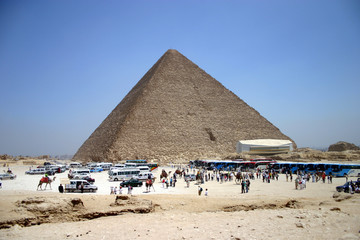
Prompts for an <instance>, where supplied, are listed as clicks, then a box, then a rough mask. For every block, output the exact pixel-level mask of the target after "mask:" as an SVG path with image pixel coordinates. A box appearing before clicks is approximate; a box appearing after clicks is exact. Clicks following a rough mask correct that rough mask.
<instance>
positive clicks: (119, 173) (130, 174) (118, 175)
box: [109, 168, 140, 181]
mask: <svg viewBox="0 0 360 240" xmlns="http://www.w3.org/2000/svg"><path fill="white" fill-rule="evenodd" d="M139 173H140V170H139V169H137V168H123V169H114V170H111V171H109V180H110V181H120V180H121V181H122V180H129V179H131V178H136V177H138V175H139Z"/></svg>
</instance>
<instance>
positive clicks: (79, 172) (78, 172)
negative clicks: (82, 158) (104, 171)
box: [68, 168, 90, 178]
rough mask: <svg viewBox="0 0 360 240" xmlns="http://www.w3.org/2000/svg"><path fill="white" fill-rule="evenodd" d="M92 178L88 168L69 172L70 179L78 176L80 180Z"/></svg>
mask: <svg viewBox="0 0 360 240" xmlns="http://www.w3.org/2000/svg"><path fill="white" fill-rule="evenodd" d="M85 175H86V176H89V177H90V169H88V168H77V169H74V170H72V171H71V172H69V174H68V177H69V178H75V177H76V176H78V178H83V177H84V176H85Z"/></svg>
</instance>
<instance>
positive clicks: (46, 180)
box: [36, 177, 56, 190]
mask: <svg viewBox="0 0 360 240" xmlns="http://www.w3.org/2000/svg"><path fill="white" fill-rule="evenodd" d="M55 178H56V177H54V178H53V179H51V178H48V177H42V178H41V179H40V181H39V184H38V186H37V189H36V190H39V187H40V190H43V189H42V185H43V183H46V185H45V189H44V190H46V187H47V185H48V184H49V185H50V189H51V183H52V182H53V181H55Z"/></svg>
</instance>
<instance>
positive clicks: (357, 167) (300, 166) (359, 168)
mask: <svg viewBox="0 0 360 240" xmlns="http://www.w3.org/2000/svg"><path fill="white" fill-rule="evenodd" d="M271 168H272V169H274V170H275V171H278V172H280V173H286V172H292V173H297V172H298V171H301V172H303V173H318V172H325V174H326V175H329V174H331V175H333V176H334V177H344V176H349V177H357V176H360V164H343V163H316V162H315V163H303V162H280V163H274V164H271Z"/></svg>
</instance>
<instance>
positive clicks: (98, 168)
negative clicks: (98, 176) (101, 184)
mask: <svg viewBox="0 0 360 240" xmlns="http://www.w3.org/2000/svg"><path fill="white" fill-rule="evenodd" d="M102 171H104V169H103V168H102V167H91V168H90V172H102Z"/></svg>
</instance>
